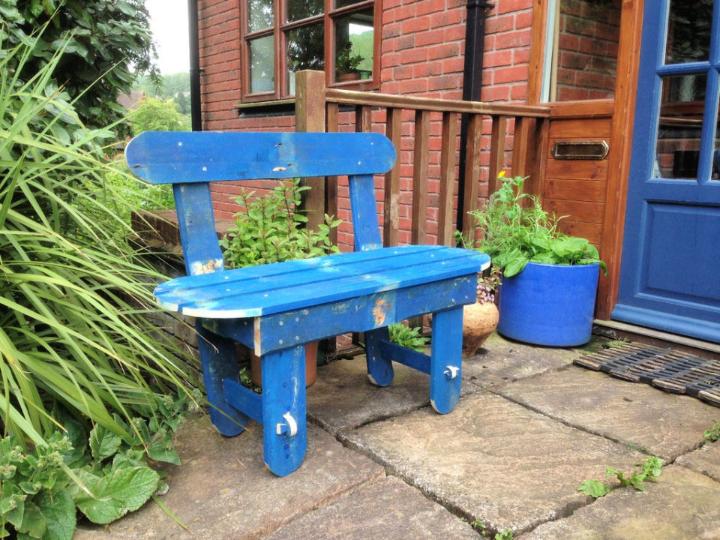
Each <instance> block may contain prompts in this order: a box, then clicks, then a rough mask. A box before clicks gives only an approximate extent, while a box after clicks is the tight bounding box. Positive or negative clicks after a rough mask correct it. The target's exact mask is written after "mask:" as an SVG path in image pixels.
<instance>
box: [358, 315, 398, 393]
mask: <svg viewBox="0 0 720 540" xmlns="http://www.w3.org/2000/svg"><path fill="white" fill-rule="evenodd" d="M362 306H363V307H364V308H366V309H367V308H368V306H376V304H362ZM378 306H379V307H381V308H382V306H383V304H378ZM355 307H356V308H358V307H360V304H356V306H355ZM373 309H375V308H373ZM355 313H359V310H356V311H355ZM377 313H381V311H380V310H378V311H377ZM365 315H366V316H367V313H366V314H365ZM383 322H384V321H383ZM375 326H377V325H374V326H372V327H371V328H374V327H375ZM364 335H365V363H366V365H367V372H368V379H370V382H371V383H372V384H374V385H375V386H380V387H385V386H390V385H391V384H392V381H393V377H394V376H395V370H394V369H393V364H392V360H391V359H390V358H388V357H387V356H386V355H385V354H383V350H382V347H381V345H382V344H383V343H385V342H387V341H389V340H390V332H389V331H388V328H387V326H383V327H382V328H377V329H376V330H370V331H368V332H365V334H364Z"/></svg>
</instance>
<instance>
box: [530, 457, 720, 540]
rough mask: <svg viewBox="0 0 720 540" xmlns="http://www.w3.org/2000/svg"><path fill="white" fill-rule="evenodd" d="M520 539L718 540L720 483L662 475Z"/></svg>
mask: <svg viewBox="0 0 720 540" xmlns="http://www.w3.org/2000/svg"><path fill="white" fill-rule="evenodd" d="M520 538H521V539H522V540H556V539H558V538H563V539H568V540H575V539H577V540H580V539H582V540H621V539H622V540H698V539H706V540H710V539H716V538H720V483H718V482H716V481H714V480H711V479H710V478H708V477H707V476H703V475H701V474H697V473H695V472H693V471H690V470H688V469H685V468H684V467H678V466H672V467H668V468H667V469H665V471H663V474H662V476H661V477H660V479H659V481H658V482H657V483H656V484H649V485H648V488H647V490H646V491H645V492H644V493H640V492H638V491H635V490H632V489H618V490H615V491H613V492H612V493H610V494H609V495H607V496H605V497H603V498H602V499H598V500H597V501H595V502H594V503H593V504H591V505H589V506H586V507H584V508H581V509H579V510H577V511H576V512H575V513H574V514H573V515H572V516H570V517H568V518H566V519H561V520H559V521H556V522H553V523H546V524H544V525H541V526H540V527H538V528H537V529H535V530H534V531H531V532H530V533H528V534H525V535H523V536H521V537H520Z"/></svg>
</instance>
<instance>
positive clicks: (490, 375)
mask: <svg viewBox="0 0 720 540" xmlns="http://www.w3.org/2000/svg"><path fill="white" fill-rule="evenodd" d="M582 353H583V351H581V350H579V349H550V348H547V347H533V346H532V345H526V344H524V343H518V342H514V341H509V340H507V339H505V338H503V337H502V336H500V335H498V334H497V333H495V334H492V335H491V336H490V337H489V338H488V340H487V341H486V342H485V344H484V345H483V346H482V348H480V349H479V350H478V352H477V353H476V354H475V355H474V356H471V357H469V358H465V359H464V361H463V377H464V378H466V379H468V380H470V381H472V382H473V383H474V384H476V385H479V386H481V387H483V388H491V387H496V386H499V385H504V384H507V383H508V382H512V381H516V380H519V379H525V378H528V377H533V376H535V375H539V374H541V373H545V372H547V371H552V370H556V369H560V368H562V367H565V366H568V365H570V364H572V362H573V360H575V358H577V357H578V356H579V355H580V354H582Z"/></svg>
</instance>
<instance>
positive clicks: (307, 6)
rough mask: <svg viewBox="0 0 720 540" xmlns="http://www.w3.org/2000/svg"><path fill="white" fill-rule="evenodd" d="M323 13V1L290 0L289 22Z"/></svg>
mask: <svg viewBox="0 0 720 540" xmlns="http://www.w3.org/2000/svg"><path fill="white" fill-rule="evenodd" d="M322 12H323V0H288V2H287V20H288V22H291V21H299V20H300V19H306V18H307V17H312V16H313V15H320V14H321V13H322Z"/></svg>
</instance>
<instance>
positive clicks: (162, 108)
mask: <svg viewBox="0 0 720 540" xmlns="http://www.w3.org/2000/svg"><path fill="white" fill-rule="evenodd" d="M128 120H129V121H130V126H131V127H132V132H133V135H139V134H140V133H142V132H143V131H188V130H189V129H190V117H189V116H187V115H185V114H181V113H180V111H178V109H177V105H176V104H175V102H174V101H173V100H172V99H158V98H154V97H146V98H144V99H142V100H141V101H140V103H139V104H138V106H137V107H135V108H134V109H133V110H132V111H130V114H129V115H128Z"/></svg>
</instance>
